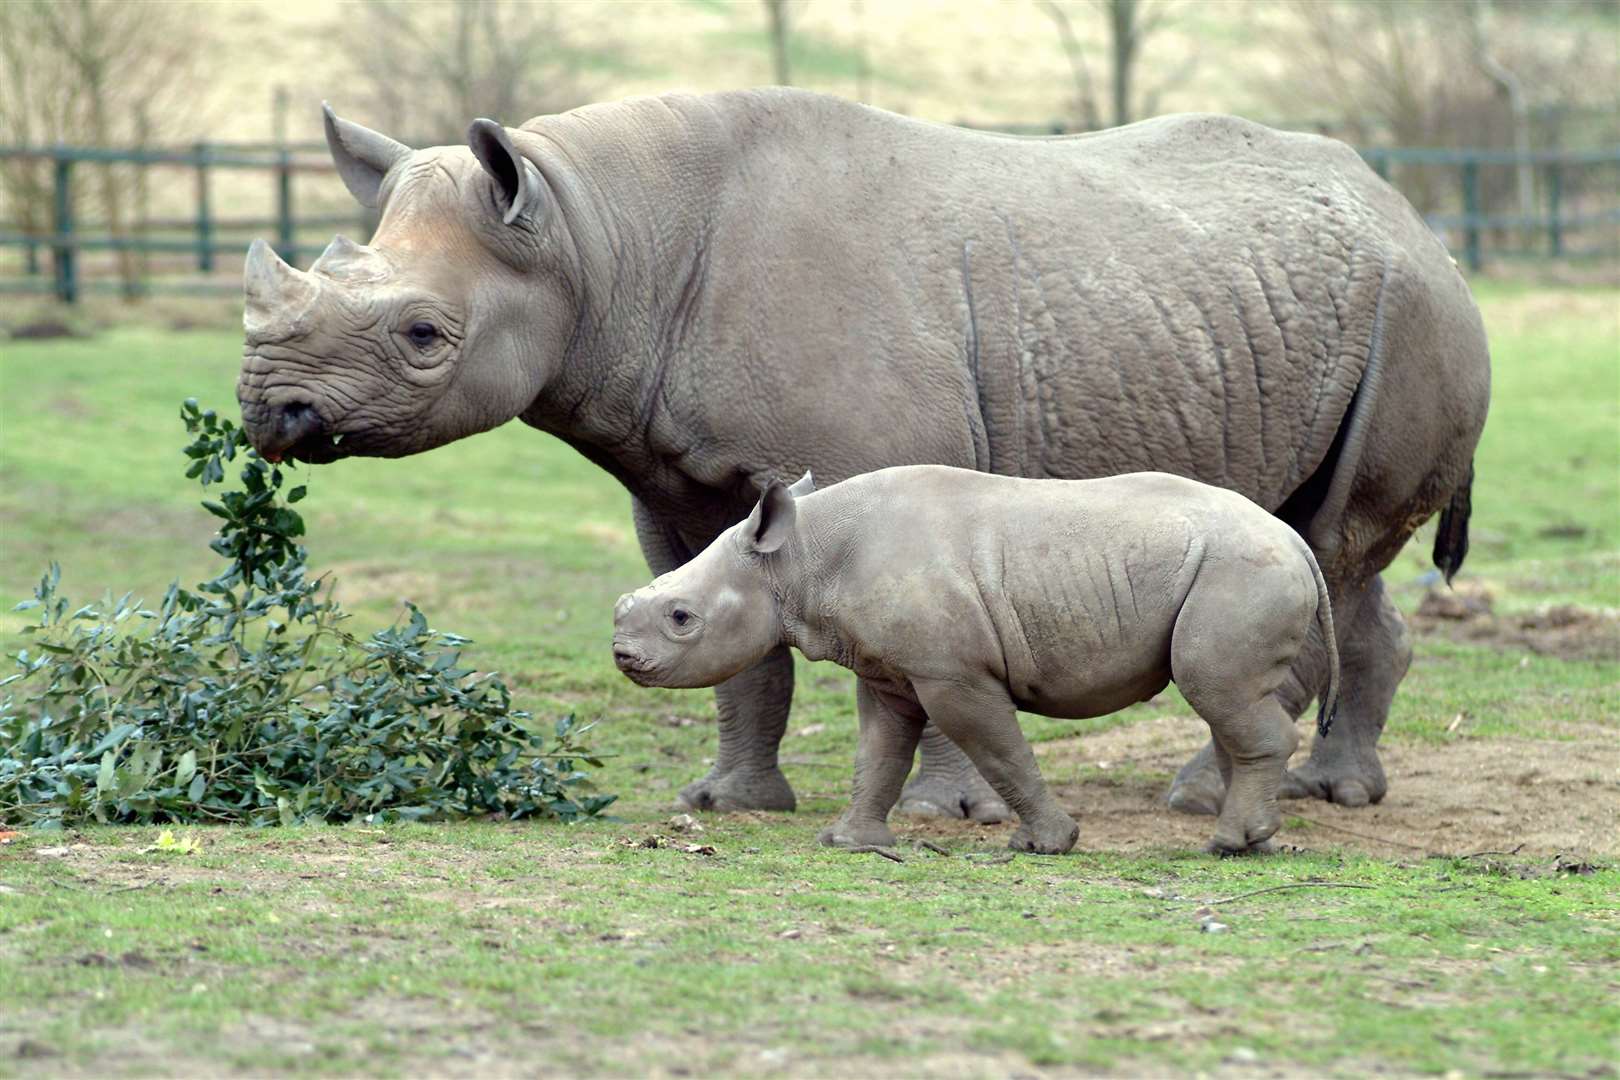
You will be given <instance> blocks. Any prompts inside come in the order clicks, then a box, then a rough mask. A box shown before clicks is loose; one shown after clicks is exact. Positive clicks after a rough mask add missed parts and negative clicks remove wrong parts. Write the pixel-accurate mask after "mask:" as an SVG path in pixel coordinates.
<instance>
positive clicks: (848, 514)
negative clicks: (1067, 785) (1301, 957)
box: [613, 465, 1338, 854]
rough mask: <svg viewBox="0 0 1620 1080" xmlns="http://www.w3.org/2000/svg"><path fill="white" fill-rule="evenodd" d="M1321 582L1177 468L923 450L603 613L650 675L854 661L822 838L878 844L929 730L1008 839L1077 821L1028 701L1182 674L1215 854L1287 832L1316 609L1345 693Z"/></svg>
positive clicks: (1332, 691) (780, 506)
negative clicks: (957, 465)
mask: <svg viewBox="0 0 1620 1080" xmlns="http://www.w3.org/2000/svg"><path fill="white" fill-rule="evenodd" d="M1332 618H1333V617H1332V614H1331V612H1330V610H1329V606H1328V595H1327V587H1326V585H1325V584H1324V582H1323V580H1322V573H1321V570H1320V569H1318V567H1317V565H1316V560H1315V558H1314V557H1313V556H1312V554H1311V551H1310V548H1309V547H1307V546H1306V544H1305V542H1304V540H1302V539H1301V538H1300V537H1299V535H1298V534H1296V533H1295V532H1294V531H1293V530H1292V529H1290V528H1289V527H1288V526H1287V525H1286V524H1284V523H1283V522H1282V521H1280V520H1278V519H1277V518H1274V517H1272V516H1271V515H1270V514H1268V513H1266V512H1265V511H1264V510H1262V509H1260V507H1258V506H1256V505H1255V504H1254V503H1252V502H1250V501H1249V500H1248V499H1246V498H1244V497H1243V496H1241V495H1238V494H1235V493H1233V492H1230V491H1225V490H1222V489H1220V488H1214V487H1210V486H1208V485H1205V484H1200V483H1197V482H1195V481H1192V480H1186V479H1183V478H1181V477H1176V476H1170V475H1167V474H1165V473H1131V474H1127V475H1124V476H1115V477H1111V478H1108V479H1105V480H1030V479H1021V478H1016V477H1007V476H997V475H991V474H987V473H980V472H973V471H970V470H965V469H953V468H946V467H943V466H936V465H912V466H900V467H897V468H890V469H882V470H879V471H877V472H872V473H867V474H865V475H862V476H857V477H855V478H853V479H850V480H846V481H844V482H843V483H840V484H835V485H833V486H831V487H829V488H827V489H826V490H825V491H820V492H815V491H814V490H813V485H812V483H811V481H810V477H809V474H806V475H805V477H804V479H803V480H800V481H799V483H797V484H795V485H794V486H793V487H792V488H788V487H784V486H783V485H782V484H780V483H772V484H771V485H770V486H769V487H768V488H767V489H766V491H765V493H764V495H763V496H762V497H761V498H760V500H759V503H758V505H756V506H755V507H754V510H753V513H752V514H751V515H750V516H749V517H748V519H747V520H746V521H744V522H742V523H741V524H738V525H735V526H733V527H732V528H730V529H728V530H727V531H726V532H724V533H722V534H721V535H720V537H719V538H718V539H716V540H715V541H714V543H712V544H710V545H709V547H708V548H706V549H705V550H704V551H703V553H702V554H700V555H699V556H698V557H697V558H695V559H693V560H692V561H691V562H689V563H687V564H686V565H685V566H682V567H681V568H680V569H678V570H675V571H673V572H671V573H668V574H665V575H663V576H662V577H660V578H658V579H656V580H655V581H653V583H652V584H650V585H648V586H647V587H645V588H643V589H639V590H637V591H636V592H633V593H628V594H626V595H624V596H622V597H620V598H619V602H618V605H617V606H616V608H615V609H614V621H613V657H614V660H615V661H616V663H617V664H618V666H619V669H620V670H621V671H623V672H624V673H625V674H626V675H627V676H629V677H630V678H631V679H633V680H634V681H636V682H637V683H640V684H641V685H643V686H668V687H698V686H713V685H715V684H716V683H719V682H721V681H723V680H725V679H728V678H730V677H731V676H733V675H735V674H737V673H738V672H739V671H742V670H744V669H746V668H747V667H749V666H750V665H751V664H754V663H755V662H757V661H758V660H759V659H760V657H762V656H764V655H765V654H766V653H768V652H769V651H770V650H771V649H773V648H775V647H777V646H779V645H781V644H784V643H785V644H788V645H792V646H794V647H796V648H798V649H799V650H800V651H801V652H803V653H804V654H805V656H807V657H809V658H810V659H812V660H833V661H836V662H837V663H839V664H842V665H843V666H844V667H847V668H849V669H850V670H852V671H854V672H855V673H856V674H857V675H859V676H861V679H862V682H861V683H860V689H859V693H858V698H857V701H858V707H859V712H860V749H859V752H858V754H857V756H856V761H855V784H854V794H853V797H852V799H851V801H850V805H849V809H848V810H847V811H846V812H845V813H844V815H843V817H841V818H840V819H839V820H838V822H837V823H836V824H834V825H833V826H832V827H831V828H829V829H828V830H827V831H826V832H824V833H823V834H822V837H821V838H822V841H823V842H824V843H829V844H837V845H843V846H858V845H864V844H877V845H888V844H892V843H893V842H894V834H893V833H891V832H890V831H889V827H888V824H887V821H888V816H889V811H890V809H891V808H892V807H893V806H894V804H895V801H896V800H897V799H898V798H899V796H900V790H901V786H902V785H903V784H904V782H905V778H906V773H907V771H908V770H909V768H910V765H911V759H912V754H913V752H914V751H915V749H916V745H917V740H918V738H919V736H920V735H921V734H922V730H923V725H924V724H925V723H926V722H927V721H929V720H932V721H933V722H934V723H935V724H936V725H938V727H939V728H940V730H942V731H943V732H944V733H945V734H946V735H947V736H949V737H950V738H951V739H952V740H953V741H954V742H956V743H957V745H959V746H960V747H961V748H962V749H963V750H964V751H965V752H966V753H967V755H968V756H969V757H970V758H972V759H973V764H974V765H975V766H977V767H978V769H979V772H980V773H981V774H982V775H983V776H984V778H985V779H986V780H988V781H989V782H990V784H991V786H993V787H994V788H995V790H996V792H997V794H999V795H1000V796H1001V797H1002V798H1003V799H1005V800H1006V801H1007V803H1008V805H1009V806H1011V807H1012V808H1013V809H1014V810H1015V811H1016V812H1017V814H1018V817H1019V819H1020V822H1021V824H1020V827H1019V829H1018V831H1017V832H1016V833H1015V834H1014V836H1013V838H1012V845H1011V846H1012V847H1013V848H1015V849H1018V850H1022V851H1033V852H1039V853H1043V854H1061V853H1062V852H1065V851H1068V850H1069V849H1070V848H1072V847H1073V846H1074V843H1075V839H1076V837H1077V836H1078V835H1079V827H1078V826H1077V825H1076V824H1075V822H1074V819H1073V818H1071V817H1070V816H1069V815H1068V814H1067V813H1065V812H1064V811H1063V809H1062V808H1061V807H1060V806H1058V804H1057V802H1056V801H1055V800H1054V799H1053V798H1052V796H1051V795H1050V794H1049V793H1048V791H1047V790H1046V785H1045V783H1044V782H1043V781H1042V779H1041V774H1040V770H1039V769H1038V768H1037V767H1036V764H1035V755H1034V753H1033V751H1032V750H1031V749H1030V746H1029V742H1028V741H1027V740H1026V739H1025V738H1024V735H1023V732H1022V731H1021V730H1020V729H1019V727H1018V718H1017V710H1018V709H1025V710H1028V711H1030V712H1037V713H1042V714H1045V715H1047V716H1054V717H1063V718H1078V717H1086V716H1101V715H1104V714H1105V713H1110V712H1114V711H1115V710H1117V709H1121V708H1124V707H1125V706H1127V705H1130V704H1131V703H1133V702H1137V701H1143V700H1146V699H1147V698H1150V697H1152V696H1153V695H1155V694H1157V693H1158V692H1159V691H1160V690H1162V689H1164V687H1165V685H1166V684H1167V683H1169V682H1172V681H1174V682H1175V684H1176V685H1177V686H1178V687H1179V688H1180V689H1181V692H1182V694H1183V695H1184V696H1185V697H1186V699H1187V701H1188V703H1189V704H1191V705H1192V707H1193V708H1194V709H1196V710H1197V711H1198V715H1200V716H1202V717H1203V718H1204V719H1205V720H1206V721H1207V722H1208V723H1209V728H1210V732H1211V734H1212V735H1213V736H1214V744H1215V747H1216V752H1217V756H1218V760H1219V764H1220V768H1221V772H1222V774H1223V775H1224V777H1225V779H1226V780H1227V784H1228V793H1227V798H1226V802H1225V805H1224V807H1223V809H1222V811H1221V815H1220V819H1219V822H1218V823H1217V825H1216V829H1215V837H1214V839H1213V841H1212V842H1211V844H1210V850H1212V851H1217V852H1239V851H1248V850H1250V849H1253V848H1255V847H1257V846H1259V845H1262V844H1264V843H1265V841H1266V840H1267V839H1268V838H1269V837H1270V836H1271V835H1272V834H1273V833H1274V832H1276V831H1277V827H1278V825H1279V824H1280V823H1281V815H1280V814H1279V813H1278V810H1277V794H1278V789H1279V787H1280V785H1281V784H1282V780H1283V773H1284V768H1285V766H1286V764H1287V762H1288V758H1289V755H1291V754H1292V753H1293V752H1294V748H1295V747H1296V746H1297V745H1298V742H1299V736H1298V735H1297V734H1296V733H1295V731H1294V725H1293V723H1292V721H1291V720H1290V719H1289V716H1288V714H1287V713H1286V712H1285V711H1284V708H1283V705H1282V703H1281V702H1280V701H1279V700H1278V698H1277V690H1278V688H1279V687H1280V686H1281V685H1282V683H1283V680H1284V679H1285V678H1286V677H1287V675H1288V671H1289V669H1290V667H1291V666H1292V664H1293V663H1294V660H1295V658H1296V656H1298V654H1299V651H1300V649H1301V648H1302V647H1303V646H1304V644H1305V641H1306V638H1307V636H1308V634H1309V632H1310V630H1311V629H1312V620H1313V619H1314V620H1316V622H1317V623H1318V624H1319V628H1320V630H1321V632H1322V638H1321V639H1322V640H1323V641H1325V642H1327V643H1328V649H1329V656H1328V659H1329V668H1330V683H1329V690H1328V693H1327V695H1326V696H1325V697H1324V698H1323V701H1322V708H1321V712H1320V714H1319V717H1318V721H1317V722H1318V726H1319V728H1320V729H1321V730H1322V731H1323V733H1325V732H1326V729H1327V725H1328V723H1329V719H1330V717H1331V715H1332V710H1333V704H1334V700H1335V698H1336V696H1337V693H1338V656H1337V654H1336V652H1335V651H1334V650H1333V641H1334V637H1333V623H1332Z"/></svg>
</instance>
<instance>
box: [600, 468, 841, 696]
mask: <svg viewBox="0 0 1620 1080" xmlns="http://www.w3.org/2000/svg"><path fill="white" fill-rule="evenodd" d="M810 490H813V481H812V480H811V478H810V474H809V473H806V474H805V475H804V478H803V479H801V480H800V481H799V482H798V483H796V484H794V485H793V487H791V488H788V487H784V486H783V485H782V484H781V483H780V482H777V481H772V482H771V484H770V485H769V486H768V487H767V488H766V489H765V493H764V494H763V495H761V496H760V500H759V503H758V505H756V506H755V507H754V510H753V513H751V514H749V515H748V518H747V520H745V521H743V522H742V523H740V524H738V525H733V526H732V527H731V528H729V529H727V530H726V531H725V532H723V533H721V534H720V536H719V537H718V538H717V539H716V540H715V541H714V543H712V544H710V545H709V546H708V547H706V548H704V549H703V551H702V553H701V554H699V555H698V556H697V557H696V558H695V559H693V560H692V561H691V562H689V563H687V564H686V565H685V566H682V567H681V568H680V569H679V570H673V571H671V572H670V573H667V574H665V575H663V576H662V577H659V578H657V579H655V580H654V581H653V583H652V584H651V585H648V586H646V587H644V588H641V589H637V590H636V591H635V592H632V593H625V594H624V595H623V596H621V597H619V602H618V604H617V605H615V607H614V609H613V661H614V663H616V664H617V665H618V667H619V670H620V671H622V672H624V674H625V675H626V676H628V677H629V678H630V679H631V680H633V681H635V682H637V683H640V684H641V685H642V686H668V687H680V688H691V687H698V686H713V685H715V684H716V683H720V682H724V681H725V680H727V679H729V678H731V677H732V676H733V675H735V674H737V673H738V672H740V671H742V670H743V669H745V668H748V667H751V666H752V665H753V664H754V663H755V662H757V661H758V660H760V659H762V658H763V657H764V656H765V654H766V653H768V652H770V651H771V650H772V649H773V648H775V647H776V646H777V645H779V644H780V643H781V642H782V611H781V595H782V589H783V587H784V584H785V583H786V580H787V578H788V577H789V576H790V575H791V574H792V572H793V567H792V566H791V565H789V564H788V562H787V558H788V553H787V551H785V550H784V548H785V547H786V545H787V543H788V541H789V540H790V539H791V538H792V536H793V533H794V529H795V527H796V522H797V516H798V515H797V509H796V507H795V505H794V500H795V498H796V496H797V495H800V494H804V493H806V492H807V491H810Z"/></svg>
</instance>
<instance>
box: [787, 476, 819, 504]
mask: <svg viewBox="0 0 1620 1080" xmlns="http://www.w3.org/2000/svg"><path fill="white" fill-rule="evenodd" d="M815 490H816V478H815V477H813V476H811V475H810V470H809V469H806V470H804V475H803V476H801V477H799V478H798V479H797V480H795V481H793V486H792V487H790V488H788V494H789V495H792V496H793V497H794V498H795V499H797V498H798V497H799V496H800V495H808V494H810V493H811V492H813V491H815Z"/></svg>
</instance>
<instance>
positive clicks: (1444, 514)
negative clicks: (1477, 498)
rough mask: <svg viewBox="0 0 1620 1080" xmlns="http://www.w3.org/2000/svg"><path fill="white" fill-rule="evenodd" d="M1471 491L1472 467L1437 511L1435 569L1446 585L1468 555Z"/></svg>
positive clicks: (1472, 485) (1472, 482) (1469, 467)
mask: <svg viewBox="0 0 1620 1080" xmlns="http://www.w3.org/2000/svg"><path fill="white" fill-rule="evenodd" d="M1473 489H1474V465H1473V463H1472V462H1470V463H1469V465H1468V475H1467V476H1465V477H1463V482H1462V483H1461V484H1460V485H1459V486H1458V488H1457V490H1456V491H1455V492H1453V493H1452V496H1451V502H1449V503H1447V504H1446V508H1445V509H1444V510H1442V511H1440V528H1439V529H1438V530H1437V531H1436V532H1435V534H1434V565H1436V566H1438V567H1439V568H1440V572H1441V573H1442V574H1444V575H1445V576H1446V584H1447V585H1450V584H1451V579H1452V578H1453V577H1455V576H1456V574H1457V571H1458V570H1460V569H1462V564H1463V559H1464V558H1466V557H1467V555H1468V514H1469V511H1470V509H1471V502H1472V499H1473Z"/></svg>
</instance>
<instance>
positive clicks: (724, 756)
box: [680, 645, 798, 810]
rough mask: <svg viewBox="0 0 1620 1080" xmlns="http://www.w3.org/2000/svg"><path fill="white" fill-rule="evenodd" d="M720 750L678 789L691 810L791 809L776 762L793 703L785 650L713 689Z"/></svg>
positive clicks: (789, 660) (790, 664) (789, 656)
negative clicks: (702, 770) (711, 763)
mask: <svg viewBox="0 0 1620 1080" xmlns="http://www.w3.org/2000/svg"><path fill="white" fill-rule="evenodd" d="M714 701H715V706H716V710H715V711H716V716H717V718H718V720H719V725H720V752H719V754H718V756H716V757H715V759H714V768H712V769H710V770H709V775H707V776H705V777H704V778H703V779H701V780H697V781H694V782H693V783H690V784H687V785H686V786H685V787H684V788H682V789H681V794H680V800H681V803H682V805H684V806H687V807H690V808H692V809H694V810H792V809H793V808H794V807H795V806H797V805H798V801H797V800H796V799H795V798H794V797H793V788H792V787H791V786H789V784H788V782H787V777H786V776H783V775H782V769H781V767H780V766H779V765H778V763H777V757H776V755H777V748H778V747H779V746H780V745H781V743H782V736H783V735H784V734H785V733H786V732H787V721H788V709H789V707H790V706H791V705H792V702H793V653H792V652H790V651H789V650H788V648H787V646H785V645H784V646H781V647H779V648H777V649H774V650H772V651H771V653H770V655H768V656H766V657H765V659H763V660H761V661H760V662H759V663H757V664H755V665H754V666H753V667H751V668H749V669H748V670H747V671H744V672H743V673H742V674H740V675H736V676H733V677H732V678H730V679H727V680H726V681H725V682H723V683H721V684H720V685H719V686H716V687H715V688H714Z"/></svg>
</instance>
